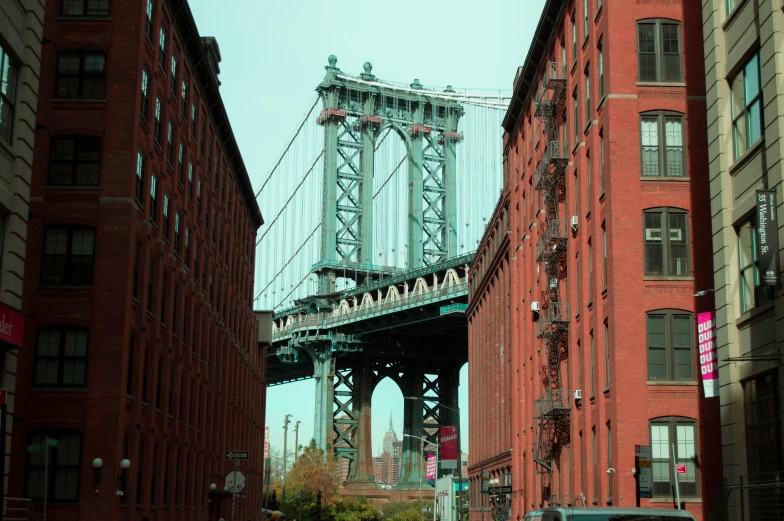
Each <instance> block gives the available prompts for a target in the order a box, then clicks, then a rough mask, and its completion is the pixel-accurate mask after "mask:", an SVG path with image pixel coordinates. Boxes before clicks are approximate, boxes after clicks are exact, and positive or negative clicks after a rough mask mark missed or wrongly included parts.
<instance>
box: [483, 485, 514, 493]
mask: <svg viewBox="0 0 784 521" xmlns="http://www.w3.org/2000/svg"><path fill="white" fill-rule="evenodd" d="M488 492H489V493H490V494H511V493H512V487H510V486H505V487H490V489H489V490H488Z"/></svg>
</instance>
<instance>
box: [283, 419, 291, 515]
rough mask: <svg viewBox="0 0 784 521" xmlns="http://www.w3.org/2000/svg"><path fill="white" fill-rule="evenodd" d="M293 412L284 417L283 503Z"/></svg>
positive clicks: (284, 499) (284, 500)
mask: <svg viewBox="0 0 784 521" xmlns="http://www.w3.org/2000/svg"><path fill="white" fill-rule="evenodd" d="M289 418H291V414H287V415H286V417H285V418H283V484H282V485H281V490H280V502H281V504H283V503H285V502H286V464H287V463H288V457H287V454H286V449H287V448H288V447H287V446H286V442H287V441H288V437H289V423H291V420H289Z"/></svg>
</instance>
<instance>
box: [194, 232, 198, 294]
mask: <svg viewBox="0 0 784 521" xmlns="http://www.w3.org/2000/svg"><path fill="white" fill-rule="evenodd" d="M193 274H194V279H195V281H196V284H198V283H199V239H197V238H196V237H194V238H193Z"/></svg>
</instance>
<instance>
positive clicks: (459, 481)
mask: <svg viewBox="0 0 784 521" xmlns="http://www.w3.org/2000/svg"><path fill="white" fill-rule="evenodd" d="M404 399H405V400H421V401H424V398H423V397H417V396H405V397H404ZM438 406H439V407H443V408H444V409H449V410H450V411H454V412H456V413H457V491H458V494H459V498H460V499H459V501H458V509H457V521H463V448H462V446H461V445H460V406H458V407H450V406H448V405H444V404H443V403H441V402H438ZM436 479H438V463H436Z"/></svg>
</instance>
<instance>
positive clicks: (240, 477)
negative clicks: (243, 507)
mask: <svg viewBox="0 0 784 521" xmlns="http://www.w3.org/2000/svg"><path fill="white" fill-rule="evenodd" d="M235 475H236V476H237V478H236V481H235V478H234V476H235ZM235 487H236V490H235ZM244 488H245V475H244V474H243V473H242V472H240V471H237V472H234V471H231V472H229V474H228V475H227V476H226V486H225V487H224V490H227V491H228V492H241V491H242V490H243V489H244Z"/></svg>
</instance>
